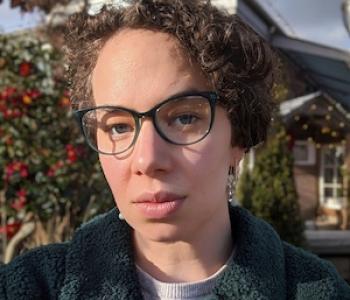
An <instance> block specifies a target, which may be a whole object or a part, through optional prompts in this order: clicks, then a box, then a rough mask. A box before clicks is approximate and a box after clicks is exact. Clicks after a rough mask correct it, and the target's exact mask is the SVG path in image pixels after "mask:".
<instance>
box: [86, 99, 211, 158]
mask: <svg viewBox="0 0 350 300" xmlns="http://www.w3.org/2000/svg"><path fill="white" fill-rule="evenodd" d="M211 118H212V114H211V106H210V102H209V100H208V99H207V98H205V97H203V96H186V97H181V98H176V99H173V100H171V101H166V102H165V103H164V104H163V105H161V106H160V107H158V109H157V110H156V111H155V117H154V126H155V128H156V130H157V131H158V133H159V134H160V136H162V137H163V138H164V139H166V140H167V141H169V142H171V143H173V144H178V145H188V144H192V143H195V142H197V141H199V140H201V139H202V138H203V137H204V136H205V135H206V134H207V133H208V131H209V129H210V126H211ZM82 121H83V127H84V132H85V135H86V138H87V139H88V142H89V143H90V145H91V146H92V147H93V148H95V149H96V150H98V151H99V152H102V153H107V154H118V153H122V152H124V151H126V150H127V149H129V148H130V147H131V146H132V145H133V144H134V143H135V139H136V138H137V135H138V132H139V128H140V126H141V124H140V122H139V121H138V117H137V116H134V115H133V113H132V112H130V111H127V110H123V109H119V108H113V107H99V108H96V109H94V110H90V111H88V112H87V113H86V114H85V115H84V117H83V120H82Z"/></svg>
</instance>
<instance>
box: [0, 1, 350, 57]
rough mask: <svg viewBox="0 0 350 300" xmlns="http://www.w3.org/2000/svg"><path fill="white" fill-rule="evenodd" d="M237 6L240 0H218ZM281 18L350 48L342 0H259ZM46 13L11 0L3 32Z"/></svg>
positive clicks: (308, 34) (306, 35)
mask: <svg viewBox="0 0 350 300" xmlns="http://www.w3.org/2000/svg"><path fill="white" fill-rule="evenodd" d="M215 1H217V2H222V3H223V4H225V5H230V4H229V3H230V2H232V6H235V5H236V4H235V3H236V1H237V0H220V1H219V0H215ZM255 1H256V2H259V3H260V4H261V5H262V6H263V7H264V8H265V9H266V10H267V11H269V12H270V13H272V14H273V16H275V18H277V21H278V23H281V24H282V25H283V26H284V28H285V29H286V30H287V31H288V32H289V33H290V34H291V35H295V36H297V37H299V38H301V39H306V40H311V41H314V42H317V43H320V44H325V45H330V46H333V47H336V48H339V49H343V50H346V51H349V52H350V34H349V33H348V32H347V31H346V29H345V26H344V24H343V19H342V12H341V3H342V0H255ZM41 19H42V16H41V15H40V14H38V13H32V14H30V13H25V14H21V13H20V11H19V9H10V7H9V0H5V1H4V2H3V4H0V32H11V31H14V30H18V29H24V28H28V27H33V26H35V25H36V24H37V23H38V22H40V20H41Z"/></svg>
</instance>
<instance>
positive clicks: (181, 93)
mask: <svg viewBox="0 0 350 300" xmlns="http://www.w3.org/2000/svg"><path fill="white" fill-rule="evenodd" d="M207 91H211V90H210V89H204V90H203V89H198V88H194V87H189V88H186V89H184V90H182V91H179V92H176V93H174V94H171V95H170V96H167V97H166V98H164V99H161V100H160V102H159V103H161V102H163V101H166V100H169V99H171V98H178V97H181V96H186V95H188V94H192V93H193V94H196V93H202V92H207ZM157 105H158V104H156V105H154V106H153V107H155V106H157ZM105 106H110V107H118V108H125V109H129V110H134V109H131V108H130V107H126V106H124V105H118V104H115V103H114V104H112V103H110V104H109V103H106V104H102V105H98V106H92V107H89V108H97V107H105Z"/></svg>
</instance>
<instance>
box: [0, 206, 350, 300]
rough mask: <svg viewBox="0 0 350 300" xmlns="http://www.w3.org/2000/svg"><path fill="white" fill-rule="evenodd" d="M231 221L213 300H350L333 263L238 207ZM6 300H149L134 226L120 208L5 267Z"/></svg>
mask: <svg viewBox="0 0 350 300" xmlns="http://www.w3.org/2000/svg"><path fill="white" fill-rule="evenodd" d="M230 218H231V224H232V232H233V235H234V236H233V238H234V241H235V243H236V252H235V257H234V260H233V262H232V264H231V265H229V266H228V268H227V269H226V270H225V272H224V273H223V274H222V276H221V277H220V278H219V279H218V281H217V285H216V287H215V289H214V290H213V295H212V299H251V300H257V299H276V300H277V299H278V300H281V299H305V300H306V299H307V300H312V299H315V300H323V299H329V300H335V299H350V287H349V286H348V285H347V283H346V282H345V281H344V280H343V279H341V278H340V277H339V275H338V274H337V273H336V271H335V269H334V267H333V266H332V265H331V264H330V263H328V262H325V261H323V260H321V259H319V258H317V257H316V256H314V255H312V254H310V253H307V252H305V251H303V250H301V249H298V248H295V247H293V246H291V245H289V244H287V243H285V242H283V241H281V240H280V238H279V237H278V235H277V234H276V232H275V231H274V230H273V229H272V228H271V226H269V225H268V224H267V223H265V222H264V221H262V220H259V219H257V218H255V217H253V216H252V215H251V214H250V213H249V212H248V211H246V210H244V209H242V208H239V207H234V208H233V207H232V208H230ZM208 242H209V241H208ZM0 299H1V300H4V299H11V300H22V299H25V300H29V299H62V300H63V299H70V300H75V299H79V300H83V299H125V300H133V299H142V296H141V291H140V286H139V283H138V279H137V274H136V270H135V263H134V260H133V247H132V243H131V228H130V227H129V226H128V225H127V223H126V222H125V221H121V220H119V219H118V212H117V211H116V210H115V209H114V210H112V211H110V212H108V213H107V214H104V215H101V216H99V217H97V218H95V219H93V220H92V221H90V222H88V223H86V224H84V225H83V226H82V227H81V228H80V229H78V230H77V232H76V233H75V235H74V237H73V239H72V240H71V241H70V242H66V243H63V244H54V245H49V246H45V247H41V248H38V249H35V250H32V251H29V252H27V253H26V254H24V255H21V256H19V257H17V258H16V259H14V260H13V261H12V262H11V263H10V264H8V265H4V266H2V267H0Z"/></svg>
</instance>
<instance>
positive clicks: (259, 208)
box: [237, 127, 304, 245]
mask: <svg viewBox="0 0 350 300" xmlns="http://www.w3.org/2000/svg"><path fill="white" fill-rule="evenodd" d="M237 189H238V191H237V198H238V199H239V201H240V203H241V204H242V205H243V206H244V207H246V208H247V209H249V210H250V211H251V212H252V213H253V214H254V215H256V216H257V217H260V218H262V219H264V220H265V221H267V222H269V223H270V224H271V225H272V226H273V227H274V228H275V229H276V231H277V232H278V233H279V235H280V236H281V238H282V239H283V240H285V241H287V242H290V243H292V244H294V245H302V244H303V241H304V237H303V232H304V224H303V221H302V218H301V216H300V209H299V204H298V196H297V192H296V187H295V182H294V177H293V157H292V154H291V151H290V149H288V139H287V135H286V132H285V130H284V129H283V128H282V127H278V129H277V130H276V133H275V134H274V135H273V136H272V137H271V138H270V140H269V141H268V143H267V145H266V146H265V148H264V149H262V150H261V152H260V153H259V154H258V156H257V158H256V163H255V166H254V168H253V170H252V172H251V174H250V173H249V170H247V168H245V170H244V172H243V174H242V177H241V179H240V182H239V185H238V188H237Z"/></svg>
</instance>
